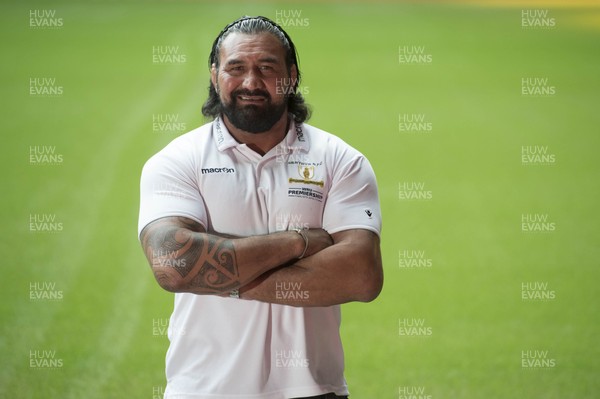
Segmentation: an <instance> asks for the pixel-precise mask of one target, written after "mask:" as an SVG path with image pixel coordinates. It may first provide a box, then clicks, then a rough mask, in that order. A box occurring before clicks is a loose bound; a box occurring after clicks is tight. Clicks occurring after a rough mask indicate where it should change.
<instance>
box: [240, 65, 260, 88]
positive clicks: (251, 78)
mask: <svg viewBox="0 0 600 399" xmlns="http://www.w3.org/2000/svg"><path fill="white" fill-rule="evenodd" d="M242 87H243V88H244V89H247V90H251V91H252V90H256V89H265V83H264V82H263V80H262V77H261V74H260V70H259V69H258V68H250V69H249V70H248V73H246V76H244V82H243V83H242Z"/></svg>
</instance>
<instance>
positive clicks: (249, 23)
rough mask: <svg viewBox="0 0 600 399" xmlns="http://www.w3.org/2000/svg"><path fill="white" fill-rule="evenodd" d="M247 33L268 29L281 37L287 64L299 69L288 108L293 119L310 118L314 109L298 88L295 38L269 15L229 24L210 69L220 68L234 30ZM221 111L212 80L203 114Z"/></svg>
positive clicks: (217, 41)
mask: <svg viewBox="0 0 600 399" xmlns="http://www.w3.org/2000/svg"><path fill="white" fill-rule="evenodd" d="M234 32H238V33H245V34H258V33H262V32H268V33H271V34H273V35H275V37H277V38H278V39H279V41H280V42H281V44H282V46H283V47H284V48H285V63H286V66H287V68H288V72H289V71H290V70H291V67H292V65H296V70H297V71H298V78H297V79H296V82H294V86H293V87H292V90H291V93H289V94H288V95H287V98H288V104H287V106H288V112H290V113H291V114H292V115H294V121H295V122H296V123H302V122H304V121H306V120H308V119H309V118H310V114H311V110H310V108H309V106H308V104H306V103H305V102H304V97H302V94H301V93H300V92H299V91H298V85H299V84H300V68H299V67H298V54H297V52H296V47H295V46H294V43H293V42H292V39H291V38H290V37H289V36H288V34H287V33H286V32H285V31H284V30H283V29H282V28H281V26H279V25H278V24H276V23H275V22H273V21H271V20H270V19H269V18H266V17H248V16H245V17H242V18H239V19H237V20H235V21H233V22H232V23H230V24H229V25H227V26H226V27H225V28H224V29H223V30H222V31H221V33H219V36H217V38H216V39H215V41H214V43H213V46H212V49H211V51H210V56H209V57H208V68H209V69H210V68H211V67H212V65H213V64H215V66H216V68H217V69H219V55H220V50H221V44H222V43H223V40H224V39H225V38H226V37H227V36H228V35H229V34H231V33H234ZM221 112H222V107H221V100H220V98H219V94H218V93H217V90H216V89H215V87H214V85H213V84H212V81H211V82H210V85H209V87H208V99H207V100H206V102H205V103H204V105H203V106H202V115H204V116H205V117H208V118H213V119H214V118H216V117H217V116H219V115H220V114H221Z"/></svg>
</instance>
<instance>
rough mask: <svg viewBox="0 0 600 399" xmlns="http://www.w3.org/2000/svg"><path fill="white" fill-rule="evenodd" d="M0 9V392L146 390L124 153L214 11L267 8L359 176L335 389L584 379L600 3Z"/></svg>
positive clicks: (432, 389)
mask: <svg viewBox="0 0 600 399" xmlns="http://www.w3.org/2000/svg"><path fill="white" fill-rule="evenodd" d="M565 3H567V2H565ZM533 9H535V10H538V11H546V13H543V12H542V13H540V14H538V13H533V14H527V16H528V18H529V19H530V20H531V19H533V21H534V23H537V24H538V25H540V24H546V25H548V24H551V23H552V22H551V21H554V22H553V23H552V25H553V26H546V27H545V28H544V27H540V26H523V22H522V17H523V15H522V11H523V10H533ZM0 10H1V12H0V21H1V23H0V30H1V31H2V37H3V40H2V44H1V48H2V55H3V60H4V62H3V63H2V65H1V66H0V68H1V74H0V79H2V92H3V98H2V119H1V124H2V138H3V143H2V145H1V155H2V158H1V159H2V161H1V162H2V168H3V170H4V174H3V177H2V182H3V184H2V199H1V201H2V206H1V207H0V212H2V213H1V220H2V239H1V240H0V247H1V248H2V259H3V262H2V263H3V270H4V277H3V278H2V279H1V280H0V296H1V301H0V309H1V312H0V321H1V328H2V330H1V331H2V332H1V336H0V359H1V366H0V397H2V398H77V399H79V398H86V399H94V398H142V399H144V398H146V399H154V398H157V397H161V394H162V391H163V389H164V386H165V380H164V356H165V351H166V349H167V346H168V341H167V339H166V337H165V336H164V334H163V331H164V329H165V327H166V325H165V323H166V320H167V318H168V317H169V315H170V311H171V309H172V295H171V294H169V293H167V292H164V291H162V290H161V289H160V288H159V287H158V285H157V284H156V283H155V282H154V279H153V277H152V275H151V273H150V271H149V268H148V266H147V265H146V261H145V259H144V257H143V254H142V252H141V250H140V246H139V244H138V242H137V237H136V223H137V209H138V181H139V174H140V170H141V167H142V165H143V163H144V162H145V161H146V159H148V158H149V157H150V156H151V155H152V154H153V153H155V152H156V151H158V150H159V149H160V148H162V147H163V146H164V145H166V144H167V143H168V142H169V141H171V140H172V139H173V138H175V137H176V136H178V135H180V134H182V133H184V132H185V131H187V130H191V129H192V128H194V127H196V126H199V125H200V124H203V123H204V120H203V118H202V116H201V113H200V107H201V105H202V103H203V102H204V99H205V97H206V88H207V84H208V70H207V65H206V59H207V57H208V52H209V49H210V45H211V44H212V40H214V37H215V36H216V35H217V33H218V32H219V31H220V30H221V29H222V27H223V26H224V25H225V24H227V23H228V22H230V21H232V20H233V19H235V18H237V17H239V16H240V15H243V14H251V15H258V14H262V15H266V16H269V17H271V18H274V19H275V18H276V17H277V15H282V14H278V13H280V12H282V11H284V12H285V14H287V15H290V12H293V13H294V14H291V15H294V17H293V18H297V19H299V20H300V21H298V22H299V23H297V24H296V25H304V26H291V23H288V22H287V21H284V23H283V25H284V27H285V28H286V30H287V31H288V33H289V34H290V35H291V37H292V38H293V39H294V41H295V43H296V45H297V47H298V50H299V53H300V67H301V70H302V73H303V76H304V82H303V87H304V88H303V90H305V94H306V97H307V99H308V101H309V102H310V103H311V104H312V106H313V109H314V116H313V118H312V119H311V123H312V124H314V125H316V126H318V127H320V128H322V129H325V130H328V131H331V132H333V133H335V134H337V135H338V136H340V137H342V138H343V139H345V140H346V141H347V142H349V143H351V144H352V145H354V146H355V147H357V148H358V149H360V150H361V151H362V152H363V153H364V154H365V155H367V156H368V158H369V159H370V160H371V163H372V164H373V166H374V168H375V171H376V173H377V176H378V181H379V189H380V196H381V202H382V208H383V212H384V231H383V239H382V248H383V257H384V267H385V273H386V276H385V278H386V281H385V286H384V290H383V292H382V294H381V296H380V297H379V298H378V299H377V300H376V301H375V302H373V303H369V304H348V305H344V306H343V323H342V324H343V328H342V333H343V338H344V343H345V349H346V360H347V361H346V363H347V364H346V366H347V371H346V377H347V379H348V383H349V385H350V389H351V393H352V398H353V399H383V398H400V399H402V398H404V397H411V396H410V395H411V394H414V395H415V396H414V397H415V398H420V399H442V398H511V399H512V398H544V399H552V398H556V399H558V398H560V399H563V398H576V399H583V398H597V397H599V395H600V380H599V378H598V376H599V374H600V346H599V345H598V337H599V336H600V328H599V327H600V325H599V324H600V316H599V309H600V301H599V300H598V288H597V285H598V281H599V279H600V269H599V267H600V262H599V260H598V259H600V245H599V243H600V234H599V232H598V221H599V216H600V212H599V211H598V203H599V200H600V157H599V156H598V147H599V145H600V138H599V133H600V130H599V129H598V126H600V112H599V111H600V73H599V71H600V8H585V7H576V8H569V7H549V6H544V5H543V4H541V5H537V6H531V7H529V6H523V7H513V8H489V7H478V6H463V5H436V4H428V5H418V4H416V5H415V4H413V5H407V4H394V2H389V3H382V4H367V3H366V2H365V3H364V4H361V3H353V4H344V3H341V2H340V3H335V2H310V3H306V4H302V3H270V2H259V3H256V4H251V3H233V4H220V3H216V2H214V3H213V4H208V3H200V2H194V1H183V0H174V1H168V2H167V1H164V2H158V1H155V2H141V1H139V2H134V1H123V2H116V1H108V0H106V1H92V2H89V4H87V3H84V2H83V1H81V2H75V1H62V2H58V3H52V4H47V3H44V2H36V3H34V2H31V1H22V2H16V1H15V2H13V3H12V4H5V3H3V4H2V5H1V6H0ZM31 13H33V14H31ZM31 18H33V19H34V21H33V22H31ZM32 24H33V26H31V25H32ZM41 24H42V25H44V26H42V25H41ZM52 24H54V25H55V26H53V27H49V26H47V25H52ZM286 24H287V26H286ZM526 24H527V23H526ZM57 25H60V26H57ZM161 46H162V47H161ZM157 47H158V48H162V49H165V48H167V49H168V51H171V53H172V55H176V56H177V57H174V58H172V59H171V62H166V63H164V62H163V63H161V62H154V61H155V60H156V57H153V56H154V55H155V54H153V52H155V51H158V52H160V51H161V50H154V49H155V48H157ZM415 52H418V54H416V55H417V56H416V58H415V57H412V56H411V54H410V53H413V54H412V55H415V54H414V53H415ZM158 59H159V60H160V58H158ZM163 59H164V57H163ZM174 60H175V61H174ZM411 60H412V61H411ZM414 60H416V61H414ZM524 93H525V94H524ZM529 93H532V94H529ZM536 94H537V95H536ZM161 118H162V121H163V122H162V123H165V122H164V121H165V120H168V121H170V123H171V124H168V125H158V126H157V125H153V123H154V122H156V120H159V121H160V120H161ZM411 120H412V121H417V122H416V125H410V122H409V121H411ZM159 123H160V122H159ZM403 123H404V124H403ZM165 126H168V127H169V128H166V127H165ZM540 154H541V155H540ZM524 160H525V163H524ZM410 198H413V199H410ZM525 230H532V231H525ZM540 230H544V231H540ZM415 264H418V265H421V266H423V267H407V266H414V265H415ZM524 298H525V299H524ZM411 324H417V325H419V327H420V328H417V329H416V330H410V329H409V330H408V331H413V332H414V331H416V333H414V334H415V335H406V332H407V330H406V329H407V328H409V326H410V325H411ZM403 332H404V333H405V334H404V335H402V334H401V333H403ZM525 356H529V357H525ZM524 365H529V366H531V367H524Z"/></svg>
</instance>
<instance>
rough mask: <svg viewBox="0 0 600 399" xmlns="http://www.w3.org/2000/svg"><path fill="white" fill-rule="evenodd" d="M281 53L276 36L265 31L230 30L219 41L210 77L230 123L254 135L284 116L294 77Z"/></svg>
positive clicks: (292, 69) (294, 67) (280, 46)
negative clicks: (216, 56) (220, 41)
mask: <svg viewBox="0 0 600 399" xmlns="http://www.w3.org/2000/svg"><path fill="white" fill-rule="evenodd" d="M285 54H286V50H285V48H284V47H283V45H282V44H281V42H280V41H279V39H278V38H277V37H276V36H274V35H272V34H270V33H267V32H263V33H259V34H243V33H232V34H230V35H229V36H227V37H226V38H225V39H224V40H223V43H222V45H221V50H220V56H219V66H218V67H217V66H216V65H213V68H212V70H211V80H212V83H213V86H214V87H215V89H216V92H217V94H218V96H219V101H220V104H221V109H222V113H223V115H224V116H225V118H226V120H227V121H228V122H229V123H230V124H232V125H233V126H235V127H236V128H238V129H240V130H243V131H245V132H248V133H254V134H258V133H263V132H268V131H270V130H271V128H273V126H274V125H275V124H276V123H277V122H278V121H280V120H281V119H282V118H284V117H285V115H286V114H287V101H288V97H289V95H290V94H293V93H292V91H293V87H292V84H293V82H295V80H296V66H295V65H292V67H291V68H288V66H287V65H286V61H285Z"/></svg>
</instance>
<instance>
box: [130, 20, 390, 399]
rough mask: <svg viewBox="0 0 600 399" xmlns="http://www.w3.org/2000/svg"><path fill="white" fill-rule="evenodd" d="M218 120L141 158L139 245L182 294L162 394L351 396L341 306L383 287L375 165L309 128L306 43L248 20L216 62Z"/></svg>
mask: <svg viewBox="0 0 600 399" xmlns="http://www.w3.org/2000/svg"><path fill="white" fill-rule="evenodd" d="M209 65H210V73H211V83H210V88H209V98H208V100H207V102H206V103H205V105H204V107H203V113H204V115H205V116H209V117H212V118H214V121H213V122H211V123H208V124H206V125H204V126H202V127H200V128H198V129H195V130H193V131H191V132H189V133H187V134H184V135H182V136H180V137H179V138H177V139H175V140H173V141H172V142H171V143H170V144H169V145H168V146H167V147H165V148H164V149H163V150H162V151H160V152H159V153H158V154H156V155H155V156H153V157H152V158H151V159H150V160H149V161H148V162H147V163H146V165H145V166H144V169H143V172H142V179H141V204H140V218H139V233H140V240H141V243H142V246H143V249H144V252H145V254H146V257H147V258H148V261H149V263H150V265H151V267H152V271H153V272H154V276H155V277H156V280H157V281H158V283H159V284H160V286H161V287H163V288H164V289H166V290H168V291H171V292H175V293H176V294H175V307H174V311H173V314H172V316H171V320H170V323H169V340H170V347H169V350H168V352H167V359H166V374H167V387H166V390H165V398H186V399H201V398H202V399H203V398H213V399H214V398H219V399H234V398H236V399H239V398H256V399H259V398H260V399H262V398H265V399H286V398H307V397H311V398H339V397H342V398H344V397H347V395H348V388H347V385H346V382H345V380H344V376H343V370H344V358H343V351H342V345H341V341H340V335H339V326H340V307H339V305H340V304H342V303H345V302H349V301H363V302H368V301H371V300H373V299H374V298H376V297H377V296H378V294H379V292H380V290H381V287H382V282H383V272H382V266H381V255H380V248H379V233H380V229H381V217H380V209H379V200H378V195H377V187H376V181H375V177H374V173H373V170H372V168H371V166H370V165H369V163H368V161H367V160H366V159H365V158H364V157H363V156H362V155H361V154H360V153H359V152H358V151H356V150H354V149H353V148H351V147H350V146H348V145H347V144H346V143H344V142H343V141H342V140H340V139H339V138H337V137H335V136H333V135H331V134H329V133H326V132H324V131H322V130H319V129H317V128H315V127H312V126H309V125H307V124H304V123H303V122H304V120H305V119H306V118H307V117H308V115H309V112H308V108H307V106H306V104H304V100H303V98H302V96H301V94H300V93H298V90H297V89H298V83H299V81H300V70H299V69H298V62H297V59H296V49H295V47H294V44H293V43H292V41H291V39H290V38H289V36H288V35H287V34H286V33H285V32H284V31H283V29H282V28H281V27H279V26H278V25H277V24H275V23H274V22H273V21H271V20H269V19H267V18H264V17H244V18H241V19H238V20H237V21H234V22H233V23H231V24H230V25H228V26H227V27H225V29H224V30H223V31H222V32H221V33H220V34H219V36H218V37H217V39H216V40H215V42H214V44H213V48H212V51H211V55H210V59H209Z"/></svg>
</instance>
